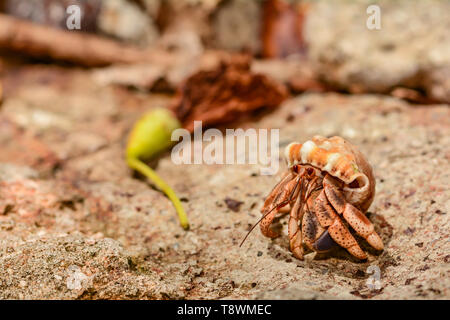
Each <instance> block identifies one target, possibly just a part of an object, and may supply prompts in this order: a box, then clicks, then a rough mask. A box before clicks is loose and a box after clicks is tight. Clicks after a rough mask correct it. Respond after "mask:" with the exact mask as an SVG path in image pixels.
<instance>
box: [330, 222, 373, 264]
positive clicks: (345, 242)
mask: <svg viewBox="0 0 450 320" xmlns="http://www.w3.org/2000/svg"><path fill="white" fill-rule="evenodd" d="M328 232H329V234H330V236H331V238H333V240H334V241H336V243H337V244H338V245H340V246H341V247H344V248H345V249H347V251H348V252H350V253H351V254H352V255H353V256H355V257H357V258H358V259H361V260H364V259H367V255H366V254H365V252H364V251H363V250H362V249H361V247H360V246H359V244H358V242H356V240H355V238H354V237H353V236H352V234H351V233H350V231H348V229H347V227H346V226H345V225H344V223H343V222H342V220H341V218H339V217H336V219H335V220H334V222H333V224H332V225H331V226H330V227H329V228H328Z"/></svg>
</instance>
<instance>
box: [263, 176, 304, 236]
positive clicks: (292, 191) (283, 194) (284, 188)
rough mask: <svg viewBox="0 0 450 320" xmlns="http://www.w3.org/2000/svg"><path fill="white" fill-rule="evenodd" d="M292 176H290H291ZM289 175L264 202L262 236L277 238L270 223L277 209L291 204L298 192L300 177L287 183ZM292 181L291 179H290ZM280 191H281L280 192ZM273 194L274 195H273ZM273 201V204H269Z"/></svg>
mask: <svg viewBox="0 0 450 320" xmlns="http://www.w3.org/2000/svg"><path fill="white" fill-rule="evenodd" d="M291 176H292V175H291ZM289 177H290V175H288V176H286V177H285V178H284V179H283V180H282V182H281V183H280V184H279V185H278V186H276V187H275V189H274V190H273V191H272V193H271V194H270V195H269V197H268V198H267V200H266V201H265V202H264V206H263V208H262V210H261V211H262V214H263V215H264V218H263V219H262V220H261V224H260V228H261V232H262V234H263V235H265V236H266V237H269V238H276V237H278V233H276V232H274V231H273V230H272V229H271V228H270V226H271V225H272V221H273V219H274V218H275V216H276V214H277V213H278V211H279V209H281V208H282V207H284V206H286V205H287V204H289V203H291V202H292V200H293V199H295V196H296V194H298V192H299V190H298V189H299V188H298V185H299V184H300V180H301V177H300V176H299V177H297V179H293V180H290V181H289ZM291 179H292V177H291ZM280 190H281V191H280ZM274 193H275V194H274ZM269 200H270V201H273V202H269ZM269 203H270V206H268V205H269Z"/></svg>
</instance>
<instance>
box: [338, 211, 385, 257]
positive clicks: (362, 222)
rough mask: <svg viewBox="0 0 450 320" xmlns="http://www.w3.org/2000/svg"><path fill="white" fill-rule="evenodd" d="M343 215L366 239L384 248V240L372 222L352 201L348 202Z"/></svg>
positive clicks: (376, 246) (379, 247)
mask: <svg viewBox="0 0 450 320" xmlns="http://www.w3.org/2000/svg"><path fill="white" fill-rule="evenodd" d="M343 216H344V219H345V220H346V221H347V222H348V224H349V225H351V227H352V228H353V229H354V230H355V231H356V233H357V234H358V235H360V236H361V237H363V238H364V239H366V241H367V242H368V243H369V244H370V245H371V246H372V247H374V248H375V249H377V250H383V248H384V246H383V241H382V240H381V238H380V236H379V235H378V233H376V232H375V230H374V227H373V224H372V222H370V220H369V219H367V217H366V216H365V215H364V214H363V213H362V212H361V211H359V210H358V209H356V208H355V207H354V206H353V205H351V204H350V203H346V205H345V209H344V213H343Z"/></svg>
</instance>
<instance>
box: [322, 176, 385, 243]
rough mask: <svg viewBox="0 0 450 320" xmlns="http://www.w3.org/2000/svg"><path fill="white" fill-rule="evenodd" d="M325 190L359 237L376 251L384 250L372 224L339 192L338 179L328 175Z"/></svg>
mask: <svg viewBox="0 0 450 320" xmlns="http://www.w3.org/2000/svg"><path fill="white" fill-rule="evenodd" d="M323 185H324V190H325V194H326V197H327V199H328V200H329V201H330V203H331V204H332V205H333V207H334V208H335V209H336V211H337V212H338V213H339V214H342V216H343V217H344V219H345V220H346V221H347V222H348V224H349V225H350V226H351V227H352V228H353V229H354V230H355V231H356V233H357V234H358V235H360V236H361V237H363V238H364V239H366V241H367V242H368V243H369V244H370V245H371V246H372V247H374V248H375V249H377V250H383V247H384V246H383V241H382V240H381V238H380V236H379V235H378V234H377V233H376V232H375V230H374V227H373V224H372V222H370V220H369V219H367V217H366V216H365V215H364V214H363V213H362V212H361V211H359V210H358V209H357V208H356V207H355V206H353V205H352V204H350V203H348V202H346V201H345V197H344V195H343V194H342V192H341V191H340V190H339V187H340V186H339V183H338V181H337V180H336V179H334V178H332V177H331V176H330V175H327V176H326V177H325V179H324V181H323Z"/></svg>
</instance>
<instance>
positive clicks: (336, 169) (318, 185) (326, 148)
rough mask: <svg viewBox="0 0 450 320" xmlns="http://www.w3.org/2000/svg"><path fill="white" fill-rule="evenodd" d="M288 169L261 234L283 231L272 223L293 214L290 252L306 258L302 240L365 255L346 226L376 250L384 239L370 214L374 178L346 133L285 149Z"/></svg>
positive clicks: (268, 203)
mask: <svg viewBox="0 0 450 320" xmlns="http://www.w3.org/2000/svg"><path fill="white" fill-rule="evenodd" d="M285 157H286V160H287V162H288V172H287V173H286V174H285V175H284V176H283V178H282V179H281V181H280V182H279V183H278V184H277V185H276V186H275V187H274V188H273V190H272V191H271V192H270V194H269V195H268V197H267V198H266V200H265V202H264V205H263V207H262V209H261V212H262V214H263V216H262V218H261V220H260V227H261V232H262V234H263V235H265V236H266V237H269V238H275V237H277V236H278V234H277V233H276V232H275V231H274V230H272V228H271V225H272V222H273V220H274V218H275V216H276V215H277V213H278V212H282V211H283V210H286V208H287V209H288V210H289V212H290V216H289V224H288V234H289V243H290V250H291V251H292V253H293V255H294V256H295V257H297V258H298V259H303V253H304V251H303V242H304V243H305V244H306V246H307V247H309V248H310V249H311V250H313V251H316V252H326V251H329V250H330V249H331V248H332V247H334V246H335V245H336V244H338V245H340V246H341V247H344V248H345V249H347V251H348V252H349V253H350V254H352V255H353V256H355V257H357V258H359V259H366V258H367V255H366V253H365V252H364V251H363V250H362V249H361V247H360V246H359V244H358V242H357V241H356V239H355V238H354V236H353V235H352V234H351V233H350V231H349V229H348V227H347V225H349V226H350V227H351V228H352V229H354V231H355V232H356V233H357V234H358V235H359V236H361V237H363V238H364V239H366V241H367V242H368V243H369V244H370V245H371V246H372V247H374V248H375V249H377V250H382V249H383V242H382V240H381V238H380V236H379V235H378V234H377V233H376V232H375V230H374V226H373V224H372V223H371V222H370V221H369V219H368V218H367V217H366V216H365V212H366V211H367V209H368V208H369V206H370V204H371V203H372V201H373V198H374V195H375V179H374V176H373V172H372V168H371V166H370V164H369V163H368V162H367V160H366V158H365V157H364V156H363V155H362V153H361V152H359V151H358V150H357V149H356V147H355V146H353V145H352V144H351V143H349V142H348V141H346V140H344V139H343V138H341V137H338V136H335V137H332V138H324V137H321V136H315V137H313V138H312V139H311V140H309V141H306V142H305V143H303V144H300V143H296V142H294V143H291V144H289V145H288V146H287V147H286V149H285Z"/></svg>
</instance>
